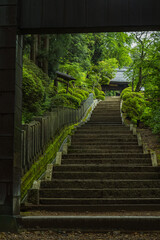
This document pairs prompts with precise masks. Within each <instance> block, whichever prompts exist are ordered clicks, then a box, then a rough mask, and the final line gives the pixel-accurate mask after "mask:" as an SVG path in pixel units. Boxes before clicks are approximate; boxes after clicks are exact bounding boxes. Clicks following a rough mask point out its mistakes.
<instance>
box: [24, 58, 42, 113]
mask: <svg viewBox="0 0 160 240" xmlns="http://www.w3.org/2000/svg"><path fill="white" fill-rule="evenodd" d="M43 76H44V74H42V71H41V70H40V69H39V68H38V67H37V66H36V65H35V64H34V63H32V62H30V61H29V60H28V59H26V58H24V64H23V86H22V92H23V113H24V114H26V112H29V113H33V115H36V114H40V113H41V112H42V111H43V110H42V104H43V102H44V101H45V86H44V85H43V79H42V77H43ZM26 116H27V114H26Z"/></svg>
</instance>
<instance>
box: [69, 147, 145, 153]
mask: <svg viewBox="0 0 160 240" xmlns="http://www.w3.org/2000/svg"><path fill="white" fill-rule="evenodd" d="M84 150H85V151H86V153H87V154H88V153H92V152H93V149H83V148H78V149H75V148H74V149H69V150H68V154H70V153H82V152H84ZM133 150H134V152H135V153H142V152H143V150H142V149H139V148H137V149H133ZM130 151H131V150H130V149H116V148H115V149H109V148H108V149H107V148H106V149H105V148H104V149H99V148H98V149H97V148H95V149H94V153H99V154H101V153H129V152H130Z"/></svg>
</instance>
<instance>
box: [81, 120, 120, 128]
mask: <svg viewBox="0 0 160 240" xmlns="http://www.w3.org/2000/svg"><path fill="white" fill-rule="evenodd" d="M94 125H96V126H112V127H113V126H124V125H123V124H122V121H121V122H118V123H114V122H101V121H97V122H92V121H89V122H87V123H85V126H94Z"/></svg>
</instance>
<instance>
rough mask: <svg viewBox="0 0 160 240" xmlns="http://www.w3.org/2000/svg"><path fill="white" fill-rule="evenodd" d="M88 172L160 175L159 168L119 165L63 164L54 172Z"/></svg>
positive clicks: (55, 168) (56, 167)
mask: <svg viewBox="0 0 160 240" xmlns="http://www.w3.org/2000/svg"><path fill="white" fill-rule="evenodd" d="M67 170H70V171H75V170H76V171H77V170H81V171H86V170H90V171H93V170H96V172H98V171H101V172H105V171H106V170H108V171H111V172H115V171H116V172H122V171H124V172H127V171H128V172H130V171H131V172H134V171H137V172H138V171H139V172H143V171H144V172H159V173H160V168H159V167H152V166H136V165H135V164H134V165H127V164H126V165H125V164H124V165H119V164H117V165H116V166H114V165H113V164H88V165H87V164H85V165H84V164H69V165H67V164H63V165H62V166H55V167H54V172H55V171H67Z"/></svg>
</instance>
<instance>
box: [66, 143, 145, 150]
mask: <svg viewBox="0 0 160 240" xmlns="http://www.w3.org/2000/svg"><path fill="white" fill-rule="evenodd" d="M108 148H109V150H113V151H114V150H118V149H120V150H129V151H131V150H137V149H138V150H141V151H142V150H143V149H142V147H139V146H135V145H134V146H133V145H124V146H119V145H118V144H117V145H114V146H113V145H112V146H110V145H107V144H105V145H102V144H101V145H100V146H98V147H95V146H93V145H87V144H85V145H80V144H79V145H78V144H75V145H72V146H71V147H69V150H78V149H83V150H88V149H92V150H93V149H94V150H98V149H106V150H107V149H108Z"/></svg>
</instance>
